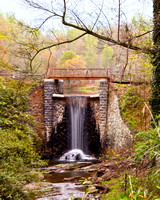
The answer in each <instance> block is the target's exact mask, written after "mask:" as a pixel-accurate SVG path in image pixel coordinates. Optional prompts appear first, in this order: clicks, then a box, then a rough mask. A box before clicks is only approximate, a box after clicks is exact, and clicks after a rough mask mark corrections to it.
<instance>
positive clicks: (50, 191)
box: [36, 162, 96, 200]
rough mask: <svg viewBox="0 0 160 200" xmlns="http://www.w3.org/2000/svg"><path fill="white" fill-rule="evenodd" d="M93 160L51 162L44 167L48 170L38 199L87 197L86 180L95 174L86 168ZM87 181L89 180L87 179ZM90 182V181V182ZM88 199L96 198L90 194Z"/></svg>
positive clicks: (56, 199) (62, 199)
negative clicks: (84, 183)
mask: <svg viewBox="0 0 160 200" xmlns="http://www.w3.org/2000/svg"><path fill="white" fill-rule="evenodd" d="M91 164H93V163H92V162H77V163H60V164H54V163H53V164H51V163H50V165H49V166H48V167H46V168H42V169H41V170H42V171H43V172H46V175H45V176H44V179H43V183H44V185H43V186H42V187H41V190H42V191H43V195H42V196H41V197H37V198H36V200H68V199H69V200H73V199H75V200H76V199H77V200H78V199H81V198H84V197H85V187H88V186H89V185H87V186H84V185H83V182H85V181H86V180H87V179H86V178H88V177H91V176H92V175H93V171H94V170H93V171H92V170H91V171H90V170H89V171H88V170H86V168H87V167H89V166H90V165H91ZM86 182H87V181H86ZM88 184H89V183H88ZM86 200H96V198H94V196H93V195H91V194H88V195H87V198H86Z"/></svg>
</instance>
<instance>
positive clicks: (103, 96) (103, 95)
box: [99, 79, 109, 148]
mask: <svg viewBox="0 0 160 200" xmlns="http://www.w3.org/2000/svg"><path fill="white" fill-rule="evenodd" d="M108 89H109V84H108V80H107V79H103V80H101V81H100V88H99V118H100V119H99V128H100V139H101V145H102V148H104V147H105V140H106V136H105V129H106V122H107V108H108Z"/></svg>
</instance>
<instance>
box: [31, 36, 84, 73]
mask: <svg viewBox="0 0 160 200" xmlns="http://www.w3.org/2000/svg"><path fill="white" fill-rule="evenodd" d="M86 34H87V33H83V34H81V35H79V36H78V37H76V38H74V39H72V40H66V41H63V42H58V43H55V44H52V45H49V46H46V47H43V48H41V49H39V50H38V51H37V52H36V53H35V54H34V56H33V57H32V58H31V60H30V69H31V70H32V63H33V60H34V59H35V57H36V56H37V55H38V54H39V53H40V52H41V51H43V50H46V49H51V48H52V47H55V46H58V45H62V44H67V43H72V42H74V41H76V40H78V39H79V38H81V37H83V36H84V35H86Z"/></svg>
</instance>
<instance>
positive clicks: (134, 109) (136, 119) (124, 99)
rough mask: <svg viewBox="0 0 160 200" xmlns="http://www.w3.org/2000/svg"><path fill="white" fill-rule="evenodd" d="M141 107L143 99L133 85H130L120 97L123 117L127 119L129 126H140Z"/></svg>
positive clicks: (134, 127)
mask: <svg viewBox="0 0 160 200" xmlns="http://www.w3.org/2000/svg"><path fill="white" fill-rule="evenodd" d="M142 108H143V99H142V97H141V96H140V95H139V94H138V92H137V90H136V89H135V88H134V87H130V88H128V89H127V90H126V92H125V93H124V94H123V95H122V96H121V98H120V109H121V113H122V116H123V118H124V119H125V120H126V121H128V123H129V124H130V126H131V128H133V129H136V128H138V127H139V126H140V123H141V117H142V113H141V110H142Z"/></svg>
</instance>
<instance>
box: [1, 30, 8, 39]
mask: <svg viewBox="0 0 160 200" xmlns="http://www.w3.org/2000/svg"><path fill="white" fill-rule="evenodd" d="M4 39H7V37H6V34H5V33H3V32H0V40H4Z"/></svg>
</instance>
